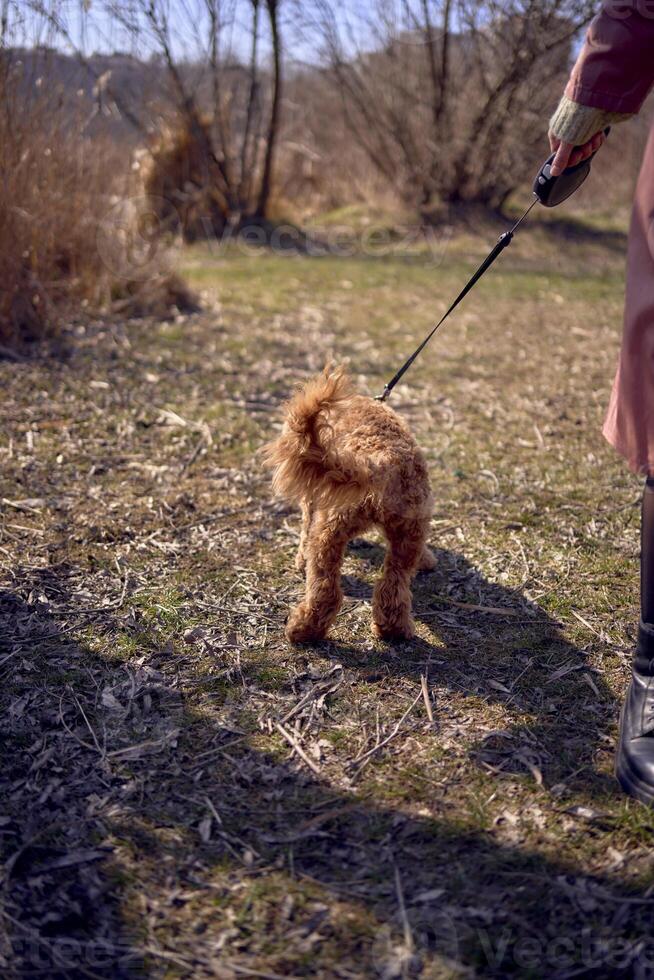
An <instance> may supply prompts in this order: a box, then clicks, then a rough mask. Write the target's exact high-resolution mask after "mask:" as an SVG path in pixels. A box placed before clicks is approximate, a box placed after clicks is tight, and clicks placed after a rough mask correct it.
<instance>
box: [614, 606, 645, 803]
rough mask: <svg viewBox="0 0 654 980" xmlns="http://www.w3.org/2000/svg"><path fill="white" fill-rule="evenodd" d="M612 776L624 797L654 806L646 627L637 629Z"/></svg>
mask: <svg viewBox="0 0 654 980" xmlns="http://www.w3.org/2000/svg"><path fill="white" fill-rule="evenodd" d="M615 772H616V776H617V777H618V779H619V780H620V785H621V786H622V788H623V790H624V791H625V792H626V793H629V795H630V796H635V797H636V799H637V800H640V802H641V803H649V804H650V805H652V806H654V627H653V626H650V625H649V624H647V623H641V624H640V626H639V628H638V645H637V647H636V655H635V657H634V663H633V668H632V675H631V684H630V685H629V690H628V692H627V698H626V700H625V703H624V706H623V708H622V717H621V719H620V739H619V741H618V752H617V757H616V762H615Z"/></svg>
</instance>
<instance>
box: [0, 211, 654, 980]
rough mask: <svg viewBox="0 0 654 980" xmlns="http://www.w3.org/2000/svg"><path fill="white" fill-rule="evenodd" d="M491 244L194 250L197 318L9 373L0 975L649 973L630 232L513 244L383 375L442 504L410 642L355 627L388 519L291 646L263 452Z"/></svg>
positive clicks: (283, 527)
mask: <svg viewBox="0 0 654 980" xmlns="http://www.w3.org/2000/svg"><path fill="white" fill-rule="evenodd" d="M484 241H485V240H482V239H479V240H478V239H475V238H471V237H468V238H464V237H461V238H460V239H459V238H457V239H456V240H453V241H452V242H450V243H449V245H448V247H447V249H445V252H444V254H443V251H442V249H440V250H439V249H436V254H437V256H438V259H439V261H438V263H437V264H434V263H433V261H432V256H431V255H430V253H429V252H425V251H424V250H420V249H416V250H414V251H413V252H412V253H411V254H409V253H408V252H407V253H400V254H397V255H395V256H391V257H379V256H378V257H368V258H365V259H364V258H350V259H347V260H346V259H308V258H304V259H291V258H288V257H283V256H272V255H268V254H263V255H258V256H256V255H252V256H243V255H239V254H230V255H227V256H225V255H213V256H212V255H211V254H210V252H209V251H208V250H206V249H196V250H194V251H193V252H190V253H187V255H186V257H185V259H184V264H185V266H186V271H187V274H188V275H189V277H190V279H191V281H192V282H193V284H194V285H195V286H197V287H200V288H205V289H208V290H210V291H212V292H213V295H214V296H217V297H218V298H219V300H220V306H219V307H217V309H216V310H215V312H205V313H204V314H201V315H198V316H193V317H186V318H179V319H178V321H176V322H173V323H153V322H147V321H142V322H132V323H130V324H122V323H118V324H116V323H98V324H93V325H90V326H86V327H84V328H82V327H78V328H76V329H72V330H71V336H70V342H69V347H70V350H69V353H68V355H67V356H66V357H60V358H58V359H53V358H46V357H43V358H39V357H35V358H34V359H33V360H30V361H26V362H21V363H9V362H5V363H3V364H0V375H1V378H2V385H3V404H2V416H3V421H4V425H3V432H2V437H1V440H0V500H1V501H2V503H1V513H0V568H1V573H2V584H1V587H0V617H1V620H0V621H1V630H2V632H1V633H0V670H1V672H2V691H1V694H0V697H1V698H2V717H1V722H0V724H1V737H2V742H1V747H0V752H1V761H2V768H1V770H0V782H1V786H2V793H1V796H0V840H1V841H2V850H3V859H4V874H3V878H2V893H1V896H2V897H1V906H0V916H1V918H2V937H3V938H2V945H1V946H0V956H1V957H2V959H1V960H0V962H1V964H2V966H1V969H2V976H3V977H7V978H14V977H21V976H30V977H31V976H47V977H62V978H67V977H71V978H77V977H112V978H114V977H115V978H121V977H132V976H146V977H219V978H225V980H226V978H232V977H234V978H237V977H241V976H244V977H307V976H312V977H313V976H315V977H325V978H331V977H343V978H354V977H377V976H378V977H385V978H392V977H402V976H407V977H409V976H411V977H413V976H415V977H423V978H440V977H459V976H475V975H478V976H489V977H504V976H524V977H554V976H556V977H572V976H596V977H609V976H614V975H615V976H618V975H624V976H643V977H644V976H648V975H649V973H648V971H649V970H651V969H652V968H654V943H653V941H652V938H651V926H650V923H651V916H652V908H653V906H654V876H653V871H654V858H653V857H652V852H651V843H650V842H651V832H652V829H653V826H654V819H653V818H652V815H651V814H650V812H649V811H647V810H646V809H645V808H643V807H641V806H640V805H638V804H636V803H634V802H632V801H629V800H627V799H626V798H624V797H623V796H622V795H621V794H620V792H619V791H618V788H617V786H616V784H615V782H614V779H613V775H612V762H613V749H614V744H615V737H616V725H617V718H618V713H619V705H620V701H621V698H622V695H623V693H624V689H625V684H626V680H627V677H628V662H629V651H630V646H631V644H632V641H633V638H634V634H635V624H636V622H637V614H638V613H637V553H638V540H637V538H638V498H639V490H640V488H639V481H638V480H637V479H635V478H634V477H632V476H630V475H629V474H628V473H627V472H626V471H625V468H624V466H623V465H622V463H621V462H620V461H619V460H617V459H616V458H615V457H614V455H613V453H612V452H611V450H610V449H609V448H608V447H606V446H605V445H604V444H603V442H602V439H601V436H600V435H599V427H600V423H601V418H602V413H603V409H604V406H605V404H606V400H607V396H608V391H609V386H610V382H611V379H612V372H613V368H614V363H615V356H616V350H617V344H618V337H619V319H620V303H621V293H622V278H621V277H622V257H621V251H622V247H623V244H624V243H623V240H622V238H621V237H620V236H619V235H611V236H606V237H602V236H601V235H600V234H595V233H594V232H593V233H589V234H588V235H587V236H586V237H585V238H583V239H579V240H576V239H574V238H570V237H569V236H568V237H566V238H564V239H562V238H560V237H557V236H556V235H555V234H554V232H551V233H547V234H546V233H545V232H544V231H538V230H537V231H531V232H530V233H529V234H527V233H525V234H524V236H523V238H522V239H521V241H520V244H519V245H518V243H517V241H516V244H514V245H513V246H512V250H513V254H512V255H510V257H509V256H508V255H507V256H504V257H503V262H502V266H501V268H498V269H496V270H494V271H493V272H492V273H491V274H490V276H489V278H488V280H485V281H484V284H483V285H482V286H480V287H479V288H478V289H477V291H476V292H475V293H474V294H472V296H471V297H470V298H469V299H468V300H467V301H466V305H465V307H464V309H463V310H462V312H461V313H460V314H457V319H456V321H453V322H452V323H451V324H449V325H448V326H447V327H446V328H445V329H444V331H443V334H442V335H441V336H440V337H439V339H438V340H437V341H435V342H434V345H433V347H432V348H431V349H430V350H429V352H428V353H427V354H426V356H425V357H424V358H423V360H422V363H421V364H420V366H419V367H417V368H416V370H415V371H414V372H413V373H412V375H410V376H409V383H408V384H407V385H405V386H402V387H401V388H400V389H399V392H398V395H397V397H396V398H395V400H394V405H395V407H396V408H397V409H398V410H399V411H401V412H402V413H403V414H404V415H405V416H406V417H407V418H408V419H409V420H410V422H411V424H412V426H413V427H414V430H415V431H416V433H417V435H418V437H419V439H420V442H421V444H422V446H423V447H424V449H425V451H426V452H427V455H428V458H429V461H430V467H431V476H432V482H433V486H434V490H435V495H436V499H437V507H436V513H435V516H434V521H433V529H432V536H431V542H432V545H433V547H434V550H435V553H436V554H437V556H438V558H439V566H438V570H437V571H436V572H435V573H433V574H429V575H424V576H421V577H420V578H419V580H418V581H417V583H416V588H415V607H416V615H417V620H418V624H419V626H418V633H419V635H418V638H417V639H416V640H415V641H414V642H411V643H406V644H399V645H395V646H393V645H388V644H383V643H380V642H376V641H373V639H372V638H371V635H370V631H369V624H370V616H369V599H370V594H371V584H372V582H373V581H374V577H375V575H376V574H377V571H378V566H379V563H380V561H381V556H382V546H381V543H380V542H379V541H375V540H367V541H359V542H356V543H355V545H354V546H353V547H352V548H351V550H350V553H349V555H348V558H347V562H346V566H345V589H346V593H347V600H346V603H345V606H344V609H343V611H342V613H341V615H340V617H339V620H338V623H337V626H336V628H335V630H334V631H333V635H332V636H331V637H330V640H329V642H328V643H324V644H322V645H321V646H319V647H317V648H314V649H303V650H294V649H292V648H290V647H289V645H288V644H287V643H286V642H285V640H284V638H283V624H284V619H285V616H286V613H287V610H288V606H289V604H290V603H292V602H293V601H294V600H295V599H296V597H297V596H298V595H299V594H300V592H301V581H300V580H299V578H298V577H297V575H296V573H295V571H294V568H293V553H294V548H295V547H296V544H297V537H298V534H297V531H298V520H297V516H296V515H295V514H294V513H293V512H292V511H290V510H289V509H287V508H286V507H285V506H283V505H282V504H280V503H279V502H276V501H274V500H273V499H272V498H271V494H270V490H269V484H268V479H267V476H266V475H265V474H264V473H262V471H261V469H260V467H259V465H258V461H257V456H256V450H257V448H258V447H259V446H260V445H261V444H262V442H264V441H265V440H266V439H267V438H269V437H270V436H271V434H272V433H273V432H274V431H275V426H276V424H277V418H278V408H279V405H280V403H281V401H282V400H283V399H284V398H285V397H286V396H287V395H288V394H289V392H290V391H291V390H292V387H293V385H294V384H295V383H296V382H297V381H299V380H302V379H303V378H304V377H306V376H307V375H308V374H309V373H310V372H311V371H313V370H317V369H319V368H320V367H322V365H323V363H324V361H325V359H326V358H327V357H328V356H329V355H330V354H335V355H336V356H338V357H347V358H349V360H350V364H351V370H352V371H353V373H354V374H355V376H356V379H357V384H358V385H359V388H360V390H362V391H370V392H371V393H375V392H377V391H378V390H380V388H381V385H382V383H383V381H384V380H387V378H388V377H389V376H390V374H392V372H393V370H394V369H395V367H396V365H397V361H398V360H399V358H400V356H401V355H402V354H405V353H407V352H408V350H409V348H410V346H411V343H412V342H415V341H416V340H417V339H418V338H419V337H420V335H421V333H422V331H423V330H424V329H425V328H426V327H427V326H428V324H429V323H430V321H431V320H432V319H433V316H434V314H435V313H438V312H439V311H440V310H442V309H443V308H444V306H445V303H446V301H447V300H449V298H450V296H451V295H452V293H453V291H454V290H455V288H456V287H457V286H458V284H460V283H461V282H462V280H463V278H464V277H465V275H466V274H467V273H468V272H469V271H471V269H472V268H473V266H474V262H475V260H476V259H478V258H479V257H480V256H481V255H482V254H483V252H484V250H485V248H486V247H487V246H486V245H485V244H484ZM571 242H574V243H575V247H574V249H573V247H572V245H571Z"/></svg>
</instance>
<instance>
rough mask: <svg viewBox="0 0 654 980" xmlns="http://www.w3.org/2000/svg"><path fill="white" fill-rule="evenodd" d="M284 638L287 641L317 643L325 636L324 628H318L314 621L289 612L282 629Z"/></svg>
mask: <svg viewBox="0 0 654 980" xmlns="http://www.w3.org/2000/svg"><path fill="white" fill-rule="evenodd" d="M284 632H285V634H286V639H287V640H288V642H289V643H293V644H298V643H319V642H320V640H323V639H324V638H325V630H324V629H320V628H318V627H317V626H316V624H315V623H312V622H311V621H310V620H307V619H305V618H304V617H302V616H297V615H294V614H293V613H291V615H290V616H289V617H288V622H287V623H286V629H285V630H284Z"/></svg>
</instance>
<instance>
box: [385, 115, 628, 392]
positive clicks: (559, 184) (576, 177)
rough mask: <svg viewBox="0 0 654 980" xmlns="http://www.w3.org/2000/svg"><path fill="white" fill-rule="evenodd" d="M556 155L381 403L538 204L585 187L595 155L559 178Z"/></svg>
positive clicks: (550, 205) (557, 200)
mask: <svg viewBox="0 0 654 980" xmlns="http://www.w3.org/2000/svg"><path fill="white" fill-rule="evenodd" d="M609 131H610V129H608V128H607V129H605V130H604V132H605V133H606V135H607V136H608V134H609ZM595 152H597V151H595ZM554 156H555V154H554V153H552V155H551V156H550V157H548V159H547V160H546V161H545V163H544V164H543V166H542V167H541V168H540V170H539V171H538V176H537V177H536V180H535V181H534V200H533V201H532V202H531V204H530V205H529V207H528V208H527V209H526V211H524V213H523V214H521V215H520V217H519V218H518V220H517V221H516V223H515V224H514V225H513V227H512V228H510V229H509V231H504V232H502V234H501V235H500V237H499V238H498V240H497V244H496V245H495V247H494V248H493V249H492V251H491V252H490V253H489V255H488V256H487V257H486V258H485V259H484V261H483V262H482V264H481V265H480V266H479V268H478V269H477V271H476V272H475V274H474V275H473V276H472V278H471V279H469V280H468V282H467V283H466V284H465V286H464V287H463V289H462V290H461V292H460V293H459V295H458V296H457V298H456V299H455V300H454V302H453V303H452V305H451V306H450V308H449V309H448V310H446V312H445V313H444V314H443V316H442V317H441V318H440V320H439V321H438V323H437V324H436V326H435V327H432V329H431V330H430V332H429V333H428V334H427V336H426V337H425V339H424V340H423V341H422V343H421V344H420V345H419V346H418V347H416V349H415V350H414V352H413V354H411V356H410V357H409V358H407V360H406V361H405V362H404V364H403V365H402V367H401V368H400V370H399V371H398V372H397V373H396V374H395V375H393V377H392V378H391V380H390V381H389V382H388V384H387V385H384V390H383V392H382V393H381V395H377V396H376V398H375V401H378V402H385V401H386V399H387V398H388V396H389V395H390V393H391V392H392V390H393V388H394V387H395V385H396V384H397V383H398V381H399V380H400V379H401V378H402V377H403V375H404V374H405V372H406V371H408V370H409V368H410V367H411V365H412V364H413V362H414V361H415V359H416V357H417V356H418V354H420V352H421V351H423V350H424V349H425V347H426V346H427V344H428V343H429V341H430V340H431V338H432V337H433V336H434V334H435V333H436V331H437V330H438V328H439V327H440V326H442V324H443V323H445V321H446V320H447V318H448V316H449V315H450V313H452V311H453V310H455V309H456V308H457V306H458V305H459V303H460V302H461V300H462V299H463V298H464V296H466V295H467V294H468V293H469V292H470V290H471V289H472V288H473V286H475V285H476V284H477V283H478V282H479V280H480V279H481V277H482V276H483V274H484V273H485V272H486V270H487V269H490V267H491V266H492V264H493V262H494V261H495V259H496V258H497V257H498V255H500V253H501V252H503V251H504V249H505V248H506V247H507V245H510V244H511V242H512V241H513V235H514V233H515V231H516V230H517V228H518V226H519V225H520V224H521V223H522V222H523V221H524V219H525V218H526V217H527V215H528V214H529V212H530V211H531V209H532V208H533V207H535V206H536V204H538V203H540V204H544V205H545V207H547V208H553V207H556V205H557V204H561V202H562V201H565V200H566V198H568V197H570V195H571V194H574V192H575V191H576V190H577V188H578V187H579V186H580V185H581V184H583V182H584V180H585V179H586V177H587V176H588V174H589V172H590V163H591V160H592V159H593V156H595V154H594V153H593V156H591V157H589V158H588V159H587V160H583V161H582V162H581V163H578V164H577V165H576V166H574V167H568V168H567V170H564V171H563V173H562V174H559V176H558V177H553V176H552V174H551V172H550V165H551V163H552V160H553V159H554Z"/></svg>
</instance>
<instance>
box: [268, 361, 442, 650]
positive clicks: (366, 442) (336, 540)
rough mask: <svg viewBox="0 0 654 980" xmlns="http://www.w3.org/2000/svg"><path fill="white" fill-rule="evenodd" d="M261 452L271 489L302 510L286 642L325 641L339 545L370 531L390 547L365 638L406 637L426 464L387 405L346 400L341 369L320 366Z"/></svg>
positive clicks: (422, 560) (336, 604)
mask: <svg viewBox="0 0 654 980" xmlns="http://www.w3.org/2000/svg"><path fill="white" fill-rule="evenodd" d="M264 453H265V460H266V464H267V465H268V466H270V467H272V469H273V470H274V473H273V487H274V489H275V491H276V492H277V493H279V494H280V496H283V497H284V498H285V499H286V500H288V501H291V502H293V503H298V504H299V505H300V507H301V508H302V533H301V537H300V549H299V552H298V556H297V566H298V568H299V569H300V570H302V569H303V568H305V566H306V595H305V597H304V599H303V600H302V602H300V603H299V605H297V606H296V607H295V608H294V609H293V610H292V611H291V614H290V616H289V619H288V623H287V625H286V635H287V637H288V639H289V640H290V641H291V643H310V642H312V641H315V640H320V639H322V638H323V637H324V636H325V634H326V633H327V630H328V629H329V628H330V626H331V625H332V623H333V622H334V620H335V618H336V615H337V613H338V610H339V608H340V605H341V602H342V601H343V592H342V590H341V564H342V562H343V556H344V554H345V549H346V547H347V544H348V541H350V540H351V539H352V538H354V537H356V536H357V535H359V534H362V533H363V532H364V531H365V530H366V529H367V528H369V527H372V526H377V527H379V528H381V530H382V531H383V532H384V534H385V536H386V538H387V540H388V546H389V547H388V552H387V554H386V560H385V562H384V568H383V572H382V577H381V579H380V581H379V582H378V583H377V586H376V587H375V591H374V595H373V601H372V615H373V620H374V631H375V633H376V634H377V636H381V637H384V638H385V639H392V638H400V639H409V638H410V637H412V636H413V633H414V626H413V619H412V616H411V591H410V586H411V579H412V577H413V575H415V573H416V572H417V571H423V570H425V571H426V570H429V569H432V568H434V566H435V559H434V556H433V555H432V553H431V551H430V550H429V549H428V548H427V545H426V540H427V531H428V528H429V519H430V516H431V512H432V506H433V499H432V495H431V490H430V487H429V480H428V477H427V464H426V462H425V458H424V456H423V454H422V452H421V451H420V449H419V448H418V446H417V444H416V442H415V440H414V438H413V436H412V435H411V433H410V431H409V429H408V427H407V425H406V424H405V423H404V422H403V421H402V419H401V418H400V417H399V416H398V415H396V414H395V412H394V411H393V410H392V409H390V408H388V407H387V406H386V405H383V404H381V403H380V402H377V401H373V400H372V399H371V398H364V397H362V396H361V395H356V394H354V393H353V391H352V389H351V385H350V382H349V380H348V379H347V377H346V376H345V373H344V370H343V368H337V369H336V370H333V371H330V370H329V369H328V368H325V370H324V371H323V373H322V374H320V375H318V376H317V377H315V378H313V379H312V380H311V381H309V382H308V383H307V384H306V385H305V386H304V388H302V389H301V390H300V391H298V393H297V394H296V395H295V397H294V398H292V399H291V401H290V402H288V404H287V405H286V406H285V413H284V428H283V431H282V433H281V435H280V436H279V438H278V439H276V440H275V442H272V443H270V445H268V446H266V447H265V449H264Z"/></svg>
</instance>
